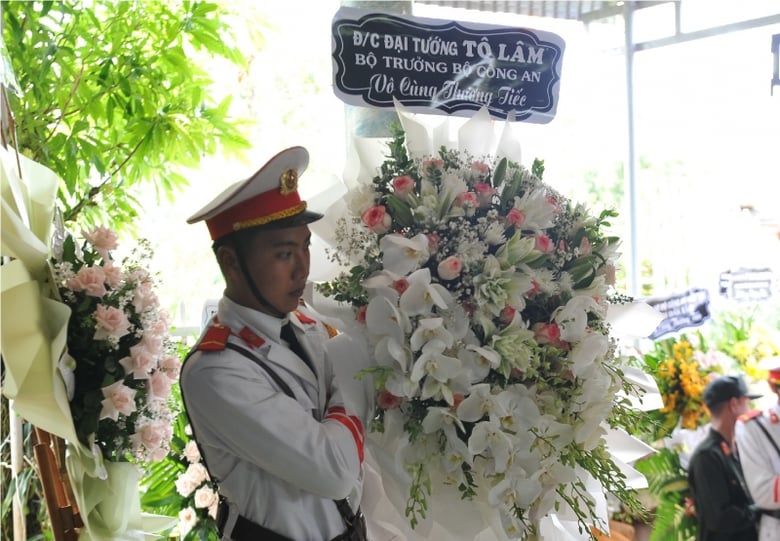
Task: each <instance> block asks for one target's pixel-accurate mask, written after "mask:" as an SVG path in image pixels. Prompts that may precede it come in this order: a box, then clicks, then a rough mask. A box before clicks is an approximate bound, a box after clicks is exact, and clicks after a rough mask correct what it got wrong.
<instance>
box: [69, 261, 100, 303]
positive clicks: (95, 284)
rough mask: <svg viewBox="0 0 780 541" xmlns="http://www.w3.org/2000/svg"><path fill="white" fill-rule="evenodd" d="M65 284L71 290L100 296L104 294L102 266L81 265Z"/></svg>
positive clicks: (91, 295)
mask: <svg viewBox="0 0 780 541" xmlns="http://www.w3.org/2000/svg"><path fill="white" fill-rule="evenodd" d="M67 285H68V287H69V288H70V289H72V290H73V291H83V292H85V293H86V294H87V295H89V296H90V297H98V298H100V297H102V296H103V295H105V294H106V273H105V272H103V268H102V267H81V268H80V269H79V271H78V272H77V273H76V275H75V276H74V277H73V278H71V279H70V280H68V282H67Z"/></svg>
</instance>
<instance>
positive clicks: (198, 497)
mask: <svg viewBox="0 0 780 541" xmlns="http://www.w3.org/2000/svg"><path fill="white" fill-rule="evenodd" d="M216 499H217V493H216V492H214V491H213V490H211V488H209V487H206V486H204V487H200V488H199V489H198V490H196V491H195V507H209V506H211V504H212V503H214V500H216Z"/></svg>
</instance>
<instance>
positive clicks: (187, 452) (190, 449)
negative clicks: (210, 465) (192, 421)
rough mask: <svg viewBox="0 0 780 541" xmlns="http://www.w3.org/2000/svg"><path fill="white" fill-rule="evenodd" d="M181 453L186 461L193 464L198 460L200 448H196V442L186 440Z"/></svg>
mask: <svg viewBox="0 0 780 541" xmlns="http://www.w3.org/2000/svg"><path fill="white" fill-rule="evenodd" d="M182 454H183V455H184V458H186V459H187V462H189V463H190V464H195V463H196V462H200V449H198V444H197V443H195V442H194V441H188V442H187V445H185V446H184V450H183V451H182Z"/></svg>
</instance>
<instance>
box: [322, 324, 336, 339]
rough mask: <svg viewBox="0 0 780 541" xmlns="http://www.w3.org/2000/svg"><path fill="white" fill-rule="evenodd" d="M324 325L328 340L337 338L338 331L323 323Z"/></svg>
mask: <svg viewBox="0 0 780 541" xmlns="http://www.w3.org/2000/svg"><path fill="white" fill-rule="evenodd" d="M323 325H325V330H327V331H328V338H333V337H334V336H338V334H339V330H338V329H337V328H336V327H334V326H333V325H328V324H327V323H323Z"/></svg>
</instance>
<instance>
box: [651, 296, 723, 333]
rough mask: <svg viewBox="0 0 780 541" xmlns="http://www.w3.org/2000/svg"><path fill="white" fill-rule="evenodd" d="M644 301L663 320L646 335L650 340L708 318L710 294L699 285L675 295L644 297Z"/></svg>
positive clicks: (692, 325)
mask: <svg viewBox="0 0 780 541" xmlns="http://www.w3.org/2000/svg"><path fill="white" fill-rule="evenodd" d="M645 302H646V303H647V304H649V305H650V306H652V307H653V308H655V309H656V310H658V311H659V312H661V314H663V316H664V319H663V321H661V323H659V324H658V327H656V329H655V331H653V334H651V335H650V336H649V337H648V338H650V339H651V340H656V339H658V338H660V337H661V336H663V335H665V334H668V333H672V332H676V331H681V330H683V329H686V328H688V327H698V326H699V325H702V324H704V322H705V321H707V320H708V319H710V294H709V292H708V291H707V290H706V289H703V288H700V287H695V288H693V289H689V290H688V291H685V292H683V293H679V294H677V295H671V296H668V297H656V298H651V299H646V300H645Z"/></svg>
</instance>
